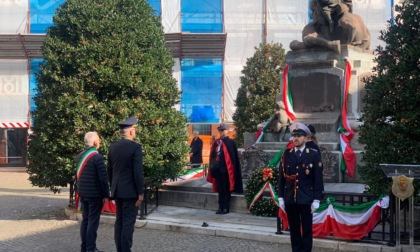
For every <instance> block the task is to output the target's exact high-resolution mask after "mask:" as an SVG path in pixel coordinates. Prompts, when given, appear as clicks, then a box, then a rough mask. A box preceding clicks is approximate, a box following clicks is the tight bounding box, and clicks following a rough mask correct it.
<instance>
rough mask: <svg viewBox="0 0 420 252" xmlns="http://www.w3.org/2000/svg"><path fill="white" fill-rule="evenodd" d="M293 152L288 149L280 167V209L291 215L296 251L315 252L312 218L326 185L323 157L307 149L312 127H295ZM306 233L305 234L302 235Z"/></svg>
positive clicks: (301, 125) (297, 125)
mask: <svg viewBox="0 0 420 252" xmlns="http://www.w3.org/2000/svg"><path fill="white" fill-rule="evenodd" d="M290 130H292V136H293V145H294V147H293V148H291V149H286V150H285V151H284V152H283V156H282V157H281V161H280V167H279V169H280V170H279V186H278V189H279V192H278V195H279V206H280V207H281V208H282V210H283V211H284V212H286V214H287V219H288V221H289V225H290V240H291V244H292V251H294V252H305V251H308V252H310V251H311V250H312V218H313V216H312V214H313V212H314V211H316V209H318V208H319V202H320V200H321V198H322V192H323V190H324V183H323V179H322V163H321V158H320V155H319V153H318V152H317V151H316V150H314V149H310V148H307V147H306V146H305V142H306V135H307V132H309V129H308V127H306V125H305V124H303V123H294V124H292V126H291V127H290ZM301 230H302V232H301Z"/></svg>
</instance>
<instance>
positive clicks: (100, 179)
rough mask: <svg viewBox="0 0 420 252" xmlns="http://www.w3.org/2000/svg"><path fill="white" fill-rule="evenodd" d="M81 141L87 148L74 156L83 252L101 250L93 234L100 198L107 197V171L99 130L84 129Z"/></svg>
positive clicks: (95, 228) (96, 222) (101, 204)
mask: <svg viewBox="0 0 420 252" xmlns="http://www.w3.org/2000/svg"><path fill="white" fill-rule="evenodd" d="M84 142H85V146H86V148H85V149H84V150H83V151H82V152H81V153H79V154H78V155H77V157H76V158H75V160H74V162H75V164H76V169H77V179H76V185H77V193H78V195H79V197H80V203H81V204H82V208H83V213H82V216H83V220H82V223H81V224H80V238H81V240H82V243H81V245H80V249H81V251H82V252H86V251H87V252H100V250H99V249H98V248H97V247H96V237H97V231H98V227H99V219H100V217H101V210H102V206H103V201H104V199H108V198H109V186H108V175H107V173H106V166H105V162H104V157H103V156H102V155H101V154H99V152H98V150H97V149H99V145H100V138H99V136H98V134H97V133H96V132H93V131H92V132H88V133H86V134H85V137H84Z"/></svg>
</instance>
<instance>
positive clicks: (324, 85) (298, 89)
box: [286, 45, 375, 126]
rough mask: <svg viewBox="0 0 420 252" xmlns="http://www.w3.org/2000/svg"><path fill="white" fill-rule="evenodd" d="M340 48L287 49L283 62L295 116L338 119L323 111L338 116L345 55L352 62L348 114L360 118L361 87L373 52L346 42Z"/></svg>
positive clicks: (371, 62) (370, 68) (371, 60)
mask: <svg viewBox="0 0 420 252" xmlns="http://www.w3.org/2000/svg"><path fill="white" fill-rule="evenodd" d="M341 52H342V53H341V54H337V53H335V52H332V51H329V50H326V49H322V48H312V49H305V50H298V51H289V52H288V53H287V55H286V63H287V64H288V65H289V66H290V69H289V80H290V82H289V85H290V90H291V91H292V99H293V104H294V110H295V112H296V113H297V118H298V119H303V120H305V121H306V120H309V119H311V120H316V119H323V118H329V119H330V120H333V121H334V119H338V118H336V117H331V116H330V115H328V114H327V115H324V114H325V113H331V112H332V113H337V116H338V115H339V113H340V112H341V101H342V94H343V77H344V70H345V62H344V61H343V59H344V58H345V57H347V58H348V59H349V60H350V63H351V65H352V73H351V74H352V76H351V81H350V82H351V83H350V89H349V96H348V103H347V111H348V118H349V120H351V121H352V122H353V121H354V124H357V123H356V122H355V121H356V120H357V119H358V118H360V113H361V110H362V99H363V94H364V87H365V84H364V82H363V78H365V77H367V76H370V75H371V74H372V68H373V66H374V65H375V63H374V62H373V59H374V55H373V51H370V50H362V49H360V48H357V47H354V46H350V45H346V46H342V47H341ZM305 114H306V115H305ZM307 114H309V115H307ZM308 117H309V118H308ZM324 125H326V126H327V124H324ZM329 125H332V122H330V123H329Z"/></svg>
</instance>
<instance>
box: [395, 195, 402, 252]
mask: <svg viewBox="0 0 420 252" xmlns="http://www.w3.org/2000/svg"><path fill="white" fill-rule="evenodd" d="M395 200H396V202H395V213H396V219H397V220H396V222H395V228H396V231H395V241H396V243H395V247H396V248H397V250H396V251H399V250H401V234H400V202H401V200H400V199H399V198H396V199H395Z"/></svg>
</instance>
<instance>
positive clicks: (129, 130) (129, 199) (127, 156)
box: [108, 117, 144, 252]
mask: <svg viewBox="0 0 420 252" xmlns="http://www.w3.org/2000/svg"><path fill="white" fill-rule="evenodd" d="M136 126H137V119H136V118H135V117H130V118H128V119H127V120H125V121H124V122H122V123H120V124H119V127H120V133H121V137H122V138H121V139H120V140H118V141H117V142H115V143H113V144H112V145H111V146H110V147H109V152H108V176H109V179H110V181H111V197H112V198H114V199H115V203H116V210H117V213H116V220H115V226H114V239H115V245H116V247H117V251H118V252H129V251H131V246H132V244H133V232H134V224H135V223H136V217H137V212H138V207H139V206H140V204H141V202H142V201H143V194H144V177H143V153H142V146H141V144H139V143H136V142H134V139H135V137H136Z"/></svg>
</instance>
